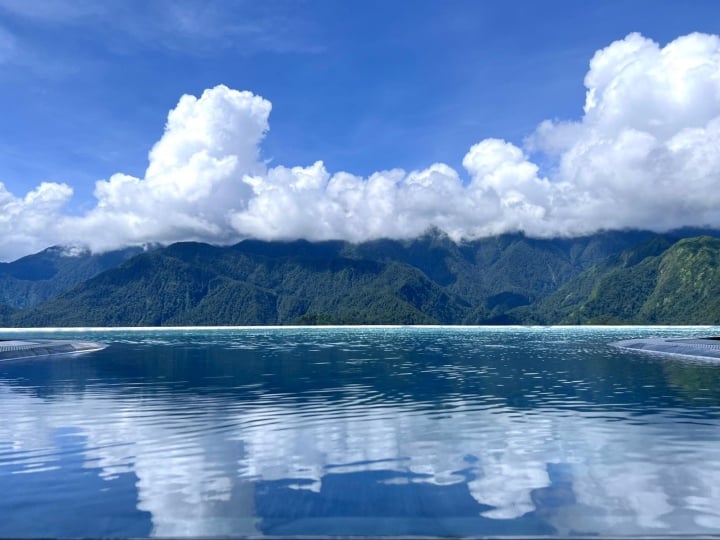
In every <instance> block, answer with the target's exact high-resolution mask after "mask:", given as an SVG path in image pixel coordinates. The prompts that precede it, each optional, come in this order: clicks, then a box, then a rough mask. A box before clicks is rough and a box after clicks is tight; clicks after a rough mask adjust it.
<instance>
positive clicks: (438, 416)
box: [0, 328, 720, 537]
mask: <svg viewBox="0 0 720 540" xmlns="http://www.w3.org/2000/svg"><path fill="white" fill-rule="evenodd" d="M719 333H720V329H698V328H690V329H682V328H654V329H652V328H604V329H597V328H595V329H593V328H549V329H527V328H498V329H492V328H490V329H488V328H459V329H442V328H416V329H383V328H373V329H368V328H359V329H314V330H313V329H279V330H278V329H261V330H258V329H235V330H183V331H93V332H89V331H88V332H79V331H78V332H74V333H73V332H62V333H55V334H53V333H45V332H44V333H39V332H37V331H35V332H30V331H28V332H26V333H0V338H2V337H4V338H19V337H62V338H69V337H78V338H82V339H91V340H96V341H104V342H106V343H109V344H110V346H109V347H108V348H107V349H105V350H103V351H99V352H95V353H90V354H86V355H79V356H62V357H55V358H45V359H34V360H29V361H13V362H2V363H0V418H1V421H0V493H1V494H2V496H1V497H0V536H50V537H52V536H59V537H76V536H179V535H192V536H199V535H254V536H257V535H460V536H479V535H534V534H542V535H558V536H563V535H570V534H573V535H576V534H581V533H586V534H603V535H610V534H625V535H634V534H645V535H648V534H649V535H655V536H657V535H664V534H680V533H690V534H710V533H714V534H717V533H720V365H718V364H713V363H706V362H690V361H685V360H678V359H665V358H662V357H657V356H651V355H643V354H642V353H632V352H623V351H620V350H616V349H614V348H611V347H608V346H607V343H609V342H611V341H615V340H619V339H626V338H634V337H648V336H685V337H688V336H697V335H708V334H719Z"/></svg>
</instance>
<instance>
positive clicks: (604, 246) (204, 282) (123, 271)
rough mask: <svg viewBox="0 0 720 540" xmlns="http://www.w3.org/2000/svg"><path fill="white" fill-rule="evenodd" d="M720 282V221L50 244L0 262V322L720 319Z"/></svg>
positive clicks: (706, 321)
mask: <svg viewBox="0 0 720 540" xmlns="http://www.w3.org/2000/svg"><path fill="white" fill-rule="evenodd" d="M719 292H720V231H716V230H696V229H692V230H691V229H686V230H680V231H674V232H671V233H666V234H658V233H653V232H649V231H608V232H601V233H597V234H593V235H589V236H585V237H580V238H556V239H534V238H528V237H526V236H524V235H522V234H506V235H501V236H497V237H492V238H485V239H479V240H474V241H467V242H463V243H455V242H453V241H452V240H451V239H450V238H448V237H447V236H446V235H444V234H443V233H440V232H437V231H431V232H428V233H427V234H425V235H423V236H421V237H419V238H415V239H412V240H389V239H382V240H375V241H371V242H365V243H361V244H351V243H347V242H342V241H327V242H314V243H313V242H307V241H303V240H298V241H289V242H263V241H258V240H245V241H242V242H240V243H238V244H236V245H233V246H227V247H219V246H213V245H209V244H203V243H194V242H181V243H176V244H172V245H169V246H167V247H154V248H152V249H141V248H128V249H123V250H119V251H113V252H108V253H104V254H92V253H89V252H87V251H78V250H68V249H67V248H62V247H53V248H49V249H47V250H45V251H42V252H40V253H37V254H34V255H30V256H27V257H23V258H22V259H19V260H17V261H14V262H11V263H3V264H0V324H2V325H3V326H6V327H7V326H17V327H38V326H182V325H270V324H272V325H286V324H541V325H548V324H718V323H720V294H718V293H719Z"/></svg>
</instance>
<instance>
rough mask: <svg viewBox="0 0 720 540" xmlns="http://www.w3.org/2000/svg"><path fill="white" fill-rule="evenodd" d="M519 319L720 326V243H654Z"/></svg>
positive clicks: (603, 266)
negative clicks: (719, 324)
mask: <svg viewBox="0 0 720 540" xmlns="http://www.w3.org/2000/svg"><path fill="white" fill-rule="evenodd" d="M516 316H518V317H523V318H524V319H525V320H527V321H529V322H535V323H543V324H718V323H720V240H719V239H717V238H713V237H710V236H701V237H697V238H686V239H682V240H679V241H677V242H675V243H672V242H671V241H670V240H668V239H667V238H663V237H658V238H654V239H652V240H651V241H649V242H646V243H643V244H640V245H639V246H636V247H634V248H630V249H628V250H625V251H623V252H622V253H620V254H618V255H615V256H612V257H609V258H608V259H607V260H605V261H603V262H602V263H600V264H598V265H596V266H594V267H593V268H591V269H590V270H588V271H586V272H584V273H583V274H581V275H580V276H578V277H577V278H575V279H573V280H571V281H570V282H568V283H567V284H565V285H564V286H563V287H560V288H559V289H558V291H557V292H555V293H553V294H551V295H548V296H547V297H546V298H545V299H543V300H541V301H540V302H538V303H537V304H536V305H534V306H532V307H531V308H529V309H526V310H525V311H524V312H523V313H517V314H516Z"/></svg>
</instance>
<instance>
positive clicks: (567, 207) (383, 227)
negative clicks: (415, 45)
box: [0, 33, 720, 259]
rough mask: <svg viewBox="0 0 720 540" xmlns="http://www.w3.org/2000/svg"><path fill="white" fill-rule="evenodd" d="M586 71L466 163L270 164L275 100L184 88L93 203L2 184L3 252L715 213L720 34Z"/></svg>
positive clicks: (654, 222) (632, 38)
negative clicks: (569, 108)
mask: <svg viewBox="0 0 720 540" xmlns="http://www.w3.org/2000/svg"><path fill="white" fill-rule="evenodd" d="M585 86H586V99H585V104H584V108H583V109H582V115H581V116H580V118H579V119H576V120H572V119H570V120H546V121H544V122H542V123H541V124H540V125H539V126H538V127H537V129H536V130H535V131H534V132H533V133H531V134H529V136H528V138H527V139H526V142H525V146H524V148H521V147H519V146H517V145H514V144H512V143H510V142H507V141H502V140H498V139H486V140H483V141H480V142H479V143H477V144H475V145H473V146H472V147H471V148H470V149H469V150H468V151H467V154H466V155H465V157H464V159H463V167H464V169H465V171H457V170H454V169H453V168H451V167H450V166H448V165H446V164H443V163H435V164H430V165H429V166H428V167H427V168H426V169H423V170H417V171H410V172H408V171H403V170H400V169H395V170H390V171H378V172H376V173H374V174H371V175H370V176H369V177H367V178H364V177H359V176H356V175H353V174H351V173H348V172H342V171H339V172H333V171H328V170H327V169H326V167H325V165H324V164H323V162H322V161H317V162H315V163H313V164H309V165H308V164H304V165H301V166H275V167H268V166H267V164H266V163H265V162H264V161H263V159H262V156H261V144H262V140H263V138H264V136H265V134H266V132H267V130H268V129H269V124H268V118H269V114H270V110H271V104H270V102H269V101H267V100H266V99H263V98H262V97H260V96H257V95H254V94H252V93H250V92H240V91H237V90H233V89H230V88H228V87H226V86H222V85H221V86H217V87H215V88H212V89H208V90H206V91H205V92H204V93H203V94H202V95H201V96H200V97H194V96H189V95H185V96H183V97H182V98H181V99H180V101H179V102H178V105H177V106H176V107H175V108H174V109H173V110H172V111H170V113H169V115H168V120H167V124H166V127H165V132H164V134H163V135H162V137H161V138H160V140H159V141H158V142H157V143H156V144H155V146H154V147H153V148H152V150H151V151H150V153H149V164H148V168H147V170H146V172H145V175H144V176H143V177H142V178H136V177H133V176H129V175H126V174H122V173H118V174H115V175H113V176H112V177H110V178H109V179H107V180H101V181H98V182H97V184H96V188H95V197H96V199H97V201H96V205H95V207H94V208H92V209H91V210H90V211H88V212H87V213H86V214H84V215H81V216H69V215H67V214H66V213H64V211H63V205H64V203H66V202H67V201H68V199H69V198H70V196H71V190H70V188H69V187H68V186H67V185H65V184H53V183H45V184H43V185H41V186H40V187H38V188H36V189H35V190H33V191H32V192H30V193H29V194H28V195H26V196H25V197H22V198H20V197H15V196H14V195H12V194H10V193H8V192H7V191H5V190H4V189H1V190H0V211H3V217H2V218H1V219H0V227H2V231H1V232H2V233H3V235H2V239H0V258H4V259H9V258H12V257H15V256H17V255H20V254H23V253H28V252H30V251H32V250H34V249H37V248H41V247H45V246H46V245H50V244H52V243H58V242H63V243H70V244H73V243H81V244H85V245H87V246H88V247H90V248H91V249H94V250H106V249H112V248H116V247H119V246H123V245H128V244H142V243H147V242H160V243H169V242H173V241H179V240H199V241H208V242H213V243H232V242H236V241H238V240H241V239H242V238H246V237H255V238H261V239H267V240H272V239H293V238H306V239H309V240H323V239H346V240H350V241H363V240H368V239H372V238H378V237H394V238H408V237H413V236H416V235H418V234H421V233H422V232H424V231H426V230H427V229H429V228H433V227H434V228H439V229H441V230H444V231H445V232H447V233H448V234H449V235H450V236H451V237H453V238H454V239H457V240H459V239H464V238H476V237H482V236H488V235H493V234H498V233H503V232H510V231H524V232H525V233H527V234H528V235H531V236H540V237H549V236H557V235H563V236H568V235H579V234H585V233H590V232H593V231H596V230H599V229H614V228H627V227H637V228H647V229H652V230H658V231H662V230H668V229H672V228H676V227H681V226H720V190H718V189H717V184H718V180H719V179H720V178H719V177H720V37H718V36H716V35H707V34H697V33H696V34H690V35H687V36H682V37H679V38H677V39H675V40H674V41H672V42H670V43H668V44H666V45H665V46H661V45H660V44H658V43H656V42H654V41H652V40H650V39H648V38H646V37H643V36H642V35H640V34H630V35H628V36H627V37H625V38H624V39H621V40H619V41H616V42H614V43H612V44H610V45H609V46H608V47H606V48H604V49H602V50H599V51H597V52H596V53H595V55H594V57H593V58H592V60H591V61H590V65H589V70H588V72H587V74H586V76H585ZM578 109H579V110H580V107H578ZM535 156H539V157H540V158H541V159H542V162H543V164H544V166H545V167H546V170H547V172H544V173H542V172H541V168H540V166H539V165H538V163H539V162H538V163H535V162H533V159H534V158H535ZM318 157H321V156H318ZM548 163H550V164H551V165H550V166H549V167H548V166H547V164H548Z"/></svg>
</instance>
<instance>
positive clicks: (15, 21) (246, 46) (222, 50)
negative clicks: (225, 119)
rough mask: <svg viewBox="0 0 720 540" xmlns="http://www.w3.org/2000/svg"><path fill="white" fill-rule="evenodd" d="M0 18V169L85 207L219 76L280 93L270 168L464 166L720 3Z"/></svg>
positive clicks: (20, 189)
mask: <svg viewBox="0 0 720 540" xmlns="http://www.w3.org/2000/svg"><path fill="white" fill-rule="evenodd" d="M25 4H29V5H28V6H25V7H20V6H24V5H25ZM33 5H34V6H33ZM0 28H2V29H4V30H5V32H7V33H10V34H11V35H12V36H13V40H14V41H15V47H16V48H17V51H18V52H17V54H18V58H15V59H14V58H10V59H9V60H6V62H5V64H4V65H3V66H2V71H1V72H0V73H2V75H0V77H2V79H1V81H2V82H1V84H0V118H2V119H3V120H2V122H1V123H0V145H1V146H0V152H1V153H0V155H2V159H0V179H1V180H2V181H3V182H4V183H5V185H6V186H7V187H8V188H9V189H10V191H12V192H13V193H15V194H18V195H19V194H22V193H24V192H25V191H27V190H29V189H30V188H31V187H32V186H34V185H36V184H37V183H39V182H40V181H44V180H52V181H62V182H69V183H71V184H72V185H73V187H74V189H75V192H76V199H80V200H76V201H75V203H77V204H82V203H83V201H85V199H86V198H87V197H89V196H90V193H91V190H92V188H93V184H94V182H95V180H98V179H101V178H107V177H109V176H110V175H111V174H113V173H115V172H118V171H123V172H127V173H130V174H136V175H139V174H142V172H143V170H144V168H145V167H146V166H147V153H148V151H149V149H150V147H151V146H152V144H153V143H154V142H155V141H156V140H157V139H158V138H159V136H160V135H161V133H162V126H163V124H164V121H165V117H166V115H167V111H168V110H169V109H171V108H172V107H173V106H174V104H175V103H176V102H177V99H178V98H179V96H180V95H182V94H184V93H191V94H198V93H200V92H202V90H203V89H205V88H209V87H212V86H215V85H216V84H220V83H223V84H226V85H228V86H230V87H232V88H237V89H240V90H250V91H252V92H254V93H256V94H259V95H261V96H263V97H265V98H267V99H269V100H270V101H271V102H272V104H273V113H272V115H271V117H270V125H271V131H270V133H269V135H268V137H267V139H266V141H265V143H264V145H263V155H264V157H266V158H268V159H272V160H273V161H272V162H273V163H277V164H285V165H296V164H300V165H306V164H310V163H312V162H314V161H315V160H317V159H322V160H324V161H325V163H326V164H327V165H328V168H329V169H331V170H347V171H349V172H352V173H355V174H361V175H366V174H369V173H371V172H373V171H376V170H381V169H387V168H393V167H402V168H405V169H415V168H420V167H424V166H427V165H429V164H430V163H432V162H434V161H444V162H446V163H449V164H451V165H459V163H460V161H461V160H462V157H463V155H464V152H465V151H466V150H467V149H468V148H469V147H470V146H471V145H472V144H473V143H475V142H477V141H479V140H481V139H483V138H485V137H500V138H505V139H507V140H509V141H512V142H515V143H522V140H523V138H524V137H525V136H526V135H528V134H529V133H530V132H531V131H532V130H533V129H534V127H535V126H536V125H537V124H538V123H540V122H541V121H542V120H543V119H546V118H568V119H574V118H577V117H579V116H580V114H581V113H582V104H583V100H584V88H583V86H582V78H583V76H584V74H585V71H586V70H587V66H588V62H589V59H590V58H591V57H592V54H593V53H594V52H595V50H597V49H599V48H601V47H603V46H606V45H607V44H609V43H610V42H612V41H614V40H616V39H620V38H622V37H624V36H625V35H626V34H628V33H630V32H633V31H640V32H642V33H643V34H644V35H646V36H647V37H650V38H652V39H654V40H656V41H659V42H660V43H664V42H667V41H670V40H672V39H673V38H675V37H677V36H678V35H681V34H685V33H689V32H691V31H706V32H711V33H715V32H718V31H720V3H719V2H716V1H705V2H702V1H700V2H692V3H687V2H663V1H658V0H653V1H649V2H648V1H645V2H643V1H633V2H620V1H609V2H608V1H582V2H578V1H575V0H573V1H556V2H539V1H523V2H517V1H515V2H488V1H470V2H467V1H454V2H439V1H431V2H426V1H418V0H411V1H394V2H387V1H379V2H369V1H365V0H363V1H361V2H351V1H348V2H345V1H341V2H338V1H311V2H294V1H291V2H230V1H224V2H204V1H197V2H161V1H155V2H145V1H135V0H121V1H108V2H89V3H87V4H85V3H83V2H75V1H67V2H64V1H55V2H52V1H51V2H33V1H32V0H17V1H9V2H6V1H2V0H0ZM86 203H87V201H86Z"/></svg>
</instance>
